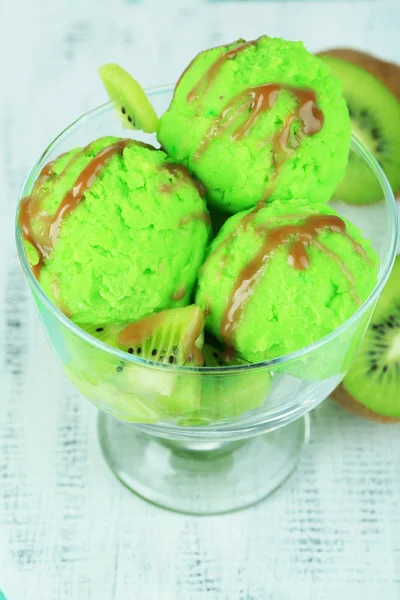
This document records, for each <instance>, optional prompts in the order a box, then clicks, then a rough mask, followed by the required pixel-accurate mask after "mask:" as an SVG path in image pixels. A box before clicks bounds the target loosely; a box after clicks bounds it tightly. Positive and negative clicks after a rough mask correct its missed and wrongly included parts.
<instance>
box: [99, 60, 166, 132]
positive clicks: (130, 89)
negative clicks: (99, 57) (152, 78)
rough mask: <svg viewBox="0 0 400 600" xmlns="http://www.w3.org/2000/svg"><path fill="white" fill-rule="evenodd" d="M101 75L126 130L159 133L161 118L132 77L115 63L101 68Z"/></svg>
mask: <svg viewBox="0 0 400 600" xmlns="http://www.w3.org/2000/svg"><path fill="white" fill-rule="evenodd" d="M99 75H100V77H101V80H102V82H103V84H104V87H105V88H106V90H107V93H108V95H109V97H110V99H111V100H112V101H113V102H114V104H115V108H116V110H117V112H118V114H119V116H120V118H121V119H122V122H123V124H124V127H125V128H126V129H140V130H141V131H144V132H146V133H155V132H157V131H158V126H159V118H158V117H157V115H156V112H155V110H154V108H153V107H152V105H151V104H150V101H149V99H148V98H147V96H146V94H145V92H144V90H143V88H142V86H141V85H140V83H138V82H137V81H136V79H134V78H133V77H132V75H130V74H129V73H128V72H127V71H125V69H123V68H122V67H120V66H119V65H117V64H114V63H109V64H107V65H103V66H102V67H100V68H99Z"/></svg>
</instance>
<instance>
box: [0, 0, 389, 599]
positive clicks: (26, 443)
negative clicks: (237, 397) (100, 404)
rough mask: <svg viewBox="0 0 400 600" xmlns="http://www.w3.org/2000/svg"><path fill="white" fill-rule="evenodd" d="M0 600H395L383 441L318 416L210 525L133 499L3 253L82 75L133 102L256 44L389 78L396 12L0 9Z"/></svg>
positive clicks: (156, 6) (381, 432) (79, 3)
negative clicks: (338, 59) (206, 53)
mask: <svg viewBox="0 0 400 600" xmlns="http://www.w3.org/2000/svg"><path fill="white" fill-rule="evenodd" d="M0 8H1V14H0V61H1V71H0V72H1V88H2V90H1V94H2V98H1V101H0V144H1V148H0V152H1V154H0V156H1V159H0V206H1V210H0V315H1V316H0V589H2V590H3V591H4V593H5V594H6V596H7V600H25V599H29V600H42V599H43V600H86V599H89V598H90V599H94V600H131V599H132V600H143V599H144V600H147V599H150V600H153V599H154V600H158V599H162V600H181V599H182V600H192V599H193V600H202V599H203V598H207V599H215V600H292V599H293V600H303V599H304V600H308V599H310V600H311V599H313V600H314V599H317V600H337V599H342V598H343V599H347V598H352V599H353V600H358V599H360V600H361V599H362V600H375V599H377V598H379V599H382V600H398V599H400V461H399V455H400V435H399V434H400V428H399V427H398V426H396V427H395V426H392V427H388V426H386V427H385V426H379V425H375V424H371V423H367V422H363V421H360V420H358V419H356V418H352V417H350V416H348V415H346V414H345V413H343V412H342V411H341V410H340V409H339V408H337V407H336V406H334V405H332V404H331V403H329V402H326V403H325V404H324V405H323V406H322V407H320V408H319V409H318V410H316V411H315V413H314V415H313V437H312V443H311V445H310V447H309V448H308V449H307V451H306V453H305V455H304V459H303V461H302V464H301V467H300V468H299V470H298V472H297V474H296V475H295V476H294V478H293V479H292V480H291V481H290V482H289V483H288V484H287V485H286V486H285V487H284V488H283V489H282V490H281V491H280V492H279V493H277V494H276V495H275V496H274V497H273V498H272V499H270V500H268V501H266V502H264V503H263V504H261V505H259V506H256V507H254V508H252V509H250V510H246V511H244V512H241V513H237V514H234V515H229V516H224V517H212V518H193V517H184V516H179V515H174V514H170V513H168V512H165V511H163V510H160V509H157V508H154V507H152V506H150V505H148V504H146V503H145V502H143V501H142V500H140V499H138V498H136V497H135V496H133V495H132V494H130V493H129V492H128V491H127V490H125V489H124V488H123V487H122V486H121V485H119V483H118V482H117V481H116V480H115V479H114V477H113V476H112V474H111V473H110V472H109V471H108V469H107V467H106V466H105V464H104V462H103V459H102V457H101V455H100V451H99V446H98V443H97V437H96V412H95V410H94V408H93V407H91V406H90V405H89V403H88V402H86V401H83V400H82V399H81V398H80V397H79V395H78V393H77V392H76V391H75V390H74V389H73V387H72V386H71V385H70V384H69V383H68V382H67V381H66V379H65V378H64V377H63V375H62V374H61V372H60V370H59V369H58V366H57V365H56V363H55V360H54V358H53V356H52V354H51V352H50V350H49V349H48V347H47V345H46V341H45V340H44V336H43V332H42V330H41V327H40V324H39V320H38V317H37V316H36V314H35V310H34V308H33V304H32V301H31V299H30V297H29V294H28V290H27V286H26V284H25V281H24V279H23V277H22V274H21V272H20V270H19V265H18V262H17V258H16V255H15V250H14V242H13V216H14V209H15V202H16V197H17V193H18V190H19V188H20V186H21V184H22V182H23V179H24V176H25V175H26V173H27V171H28V169H29V167H30V166H31V164H32V162H33V161H34V160H35V159H36V158H37V156H38V154H39V153H40V152H41V150H42V149H43V148H44V146H45V145H46V142H48V141H49V140H50V139H51V138H52V137H53V136H54V135H55V134H56V133H57V132H58V131H60V130H61V129H62V128H63V127H64V126H65V125H67V124H68V123H69V122H70V121H72V120H73V119H74V118H75V117H76V116H77V115H79V113H81V112H83V111H85V110H86V109H88V108H90V107H92V106H94V105H96V104H98V103H100V102H102V101H103V100H104V94H103V90H102V88H101V84H100V82H99V79H98V77H97V74H96V67H97V66H98V65H99V64H101V63H103V62H107V61H117V62H121V63H122V64H123V65H125V66H126V67H127V68H129V69H131V70H132V71H133V72H134V73H135V74H136V75H137V77H138V78H139V79H140V80H141V81H142V83H144V84H145V85H152V84H159V83H164V82H170V81H173V80H175V79H176V78H177V76H178V74H179V73H180V72H181V71H182V69H183V67H184V66H185V65H186V63H187V62H188V60H189V59H190V58H191V57H192V56H193V55H194V54H195V52H196V51H198V50H200V49H201V48H203V47H206V46H210V45H217V44H220V43H222V42H223V41H226V40H233V39H235V38H238V37H240V36H242V37H245V38H254V37H256V36H258V35H260V34H261V33H263V32H267V33H269V34H271V35H282V36H283V37H287V38H289V39H303V40H304V41H305V42H306V44H307V45H308V47H309V48H310V49H311V50H316V49H318V48H322V47H329V46H337V45H339V46H340V45H342V46H349V45H350V46H355V47H359V48H364V49H368V50H370V51H371V52H374V53H376V54H378V55H380V56H382V57H387V58H390V59H393V60H397V61H400V37H399V28H400V3H399V1H398V0H392V1H384V0H380V1H378V0H369V1H357V0H348V1H345V2H339V1H338V2H329V1H328V0H325V1H322V0H321V1H320V2H307V1H306V0H298V2H288V1H286V2H285V1H284V0H282V2H281V3H278V2H268V1H265V2H262V1H259V2H257V1H255V2H250V1H248V2H245V1H243V2H240V1H238V2H233V3H227V2H226V1H225V2H224V1H222V0H220V1H219V2H217V1H214V2H212V1H209V2H207V0H180V1H178V0H176V1H175V2H173V1H170V2H168V1H167V0H141V1H140V0H137V1H135V0H130V1H129V0H125V1H123V0H40V1H39V0H37V1H36V2H35V1H34V0H14V1H13V2H11V1H10V0H1V4H0ZM0 597H1V596H0Z"/></svg>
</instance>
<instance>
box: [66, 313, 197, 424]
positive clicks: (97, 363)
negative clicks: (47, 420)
mask: <svg viewBox="0 0 400 600" xmlns="http://www.w3.org/2000/svg"><path fill="white" fill-rule="evenodd" d="M203 327H204V313H203V311H202V310H201V308H199V307H198V306H194V305H193V306H186V307H184V308H175V309H171V310H165V311H162V312H160V313H157V314H155V315H151V316H149V317H145V318H143V319H141V320H140V321H137V322H135V323H130V324H128V323H121V324H110V325H100V326H96V325H86V326H85V327H83V329H84V330H85V331H86V332H87V333H90V334H91V335H93V336H94V337H96V338H97V339H99V340H101V341H102V342H104V343H106V344H109V345H110V346H114V347H116V348H118V349H120V350H124V351H125V352H127V353H129V354H132V355H135V356H138V357H141V358H145V359H147V360H151V361H154V362H158V363H163V364H170V365H177V366H201V365H202V363H203V355H202V353H201V349H202V346H203ZM73 343H74V347H73V349H72V350H73V351H72V352H71V354H72V357H73V361H71V362H70V364H69V365H68V366H67V373H68V375H69V377H70V378H71V379H73V380H74V383H75V384H76V385H77V387H78V388H79V389H80V390H81V392H82V393H83V394H84V395H85V396H87V397H88V398H89V399H92V400H93V401H94V402H96V404H98V405H100V407H101V408H103V409H105V410H108V412H112V413H113V414H115V415H116V416H118V417H119V418H121V419H124V420H130V421H144V422H149V421H154V420H157V418H156V417H158V419H161V418H163V417H162V416H164V418H165V417H171V416H175V415H185V414H187V413H192V412H193V411H196V410H198V409H199V408H200V399H201V390H200V377H199V375H198V374H197V373H195V372H194V373H193V374H191V373H188V374H179V373H178V372H177V371H175V370H170V369H163V368H158V369H157V368H151V367H147V366H143V365H140V364H135V363H132V362H130V361H129V360H123V359H118V358H116V357H114V356H112V355H111V354H109V353H107V352H105V351H103V350H100V349H99V348H96V347H93V346H90V345H88V344H87V343H86V342H83V341H81V340H79V339H75V341H74V342H73ZM79 381H80V382H81V383H82V385H78V383H79ZM141 407H142V409H141Z"/></svg>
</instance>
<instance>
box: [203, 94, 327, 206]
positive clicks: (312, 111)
mask: <svg viewBox="0 0 400 600" xmlns="http://www.w3.org/2000/svg"><path fill="white" fill-rule="evenodd" d="M283 90H285V91H287V92H289V93H290V94H292V95H293V96H295V98H296V100H297V105H296V108H295V110H294V112H293V113H292V114H290V115H289V116H288V117H287V119H286V120H285V122H284V123H283V124H282V127H281V128H280V129H279V130H278V131H277V132H276V134H275V135H274V136H272V138H269V139H267V140H265V143H272V161H273V165H274V167H275V175H274V181H275V180H276V178H277V176H278V174H279V170H280V168H281V167H282V166H283V164H284V163H285V161H286V160H287V158H288V157H289V156H290V154H291V153H292V152H293V151H294V150H295V149H296V148H297V147H298V146H299V145H300V142H301V140H302V139H303V138H304V137H307V136H313V135H315V134H316V133H318V132H319V131H320V130H321V129H322V126H323V123H324V117H323V114H322V111H321V110H320V109H319V108H318V106H317V97H316V94H315V92H314V91H313V90H305V89H299V88H295V87H290V86H285V85H280V84H277V83H267V84H264V85H259V86H256V87H250V88H247V89H245V90H244V91H243V92H240V93H239V94H237V95H236V96H235V97H234V98H232V99H231V100H230V101H229V102H228V103H227V104H226V106H225V107H224V109H223V111H222V113H221V115H220V116H219V117H217V118H216V119H215V120H214V122H213V123H212V125H211V126H210V128H209V129H208V131H207V133H206V134H205V135H204V137H203V138H202V140H201V141H200V144H199V146H198V148H197V150H196V153H195V155H194V159H195V160H198V159H199V158H200V156H201V155H202V154H203V153H204V152H205V151H206V150H207V148H208V147H209V145H210V143H211V141H212V140H213V139H215V138H220V137H221V136H222V135H223V133H224V132H225V131H226V130H227V129H228V128H229V127H230V126H231V125H232V124H233V123H235V122H236V121H237V120H238V118H239V117H240V116H241V115H243V114H247V116H246V118H245V120H244V121H243V123H242V124H241V125H239V126H238V127H237V128H236V129H235V130H234V132H233V133H232V135H231V137H230V139H231V141H232V142H236V141H239V140H242V139H243V138H245V137H246V136H248V135H249V133H250V131H251V129H252V128H253V127H254V125H255V124H256V123H257V121H258V120H259V118H260V117H261V116H262V115H263V114H264V113H265V112H266V111H268V110H270V109H271V108H273V107H274V106H275V104H276V102H277V99H278V97H279V94H280V92H281V91H283ZM297 120H299V121H300V122H301V130H300V132H299V135H298V136H293V139H291V135H290V132H291V126H292V124H293V123H294V122H295V121H297ZM271 191H272V190H271V186H270V187H269V188H268V190H267V191H266V193H265V197H268V196H269V195H270V194H271Z"/></svg>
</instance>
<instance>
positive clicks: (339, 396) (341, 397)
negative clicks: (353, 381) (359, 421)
mask: <svg viewBox="0 0 400 600" xmlns="http://www.w3.org/2000/svg"><path fill="white" fill-rule="evenodd" d="M330 397H331V398H332V400H334V401H335V402H336V404H338V405H339V406H341V407H342V408H344V409H345V410H347V412H349V413H351V414H352V415H356V416H357V417H362V418H363V419H369V420H370V421H377V422H378V423H400V419H396V418H395V417H387V416H386V415H380V414H379V413H377V412H375V411H373V410H371V409H369V408H367V407H366V406H364V405H363V404H361V402H358V400H356V399H355V398H354V397H353V396H351V394H349V392H348V391H347V390H346V388H345V387H344V385H343V383H341V384H340V385H339V386H338V387H337V388H336V389H335V390H334V391H333V392H332V394H331V396H330Z"/></svg>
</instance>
